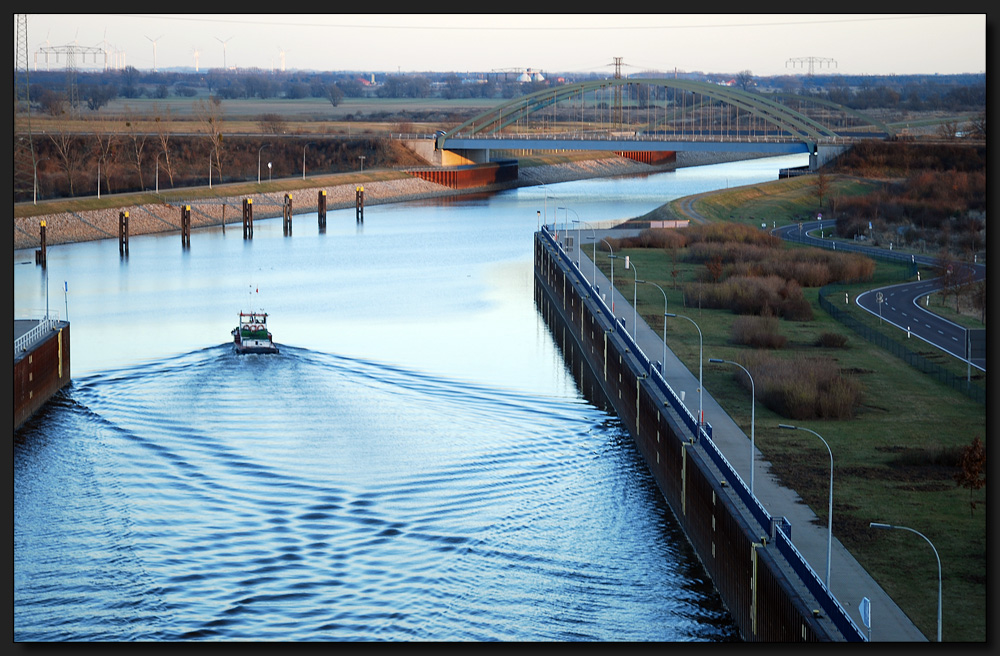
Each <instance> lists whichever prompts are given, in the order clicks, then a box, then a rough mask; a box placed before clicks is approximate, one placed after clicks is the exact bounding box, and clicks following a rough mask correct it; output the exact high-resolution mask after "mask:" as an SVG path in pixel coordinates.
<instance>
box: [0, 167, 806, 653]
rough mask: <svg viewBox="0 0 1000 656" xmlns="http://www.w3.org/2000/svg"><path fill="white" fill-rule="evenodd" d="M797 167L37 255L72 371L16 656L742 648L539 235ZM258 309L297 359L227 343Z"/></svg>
mask: <svg viewBox="0 0 1000 656" xmlns="http://www.w3.org/2000/svg"><path fill="white" fill-rule="evenodd" d="M803 163H804V161H803V157H782V158H770V159H767V160H757V161H753V162H742V163H738V164H736V163H734V164H725V165H716V166H709V167H698V168H692V169H682V170H680V171H678V172H676V173H668V174H657V175H653V176H648V177H642V178H627V179H601V180H587V181H580V182H572V183H562V184H557V185H548V186H546V187H534V188H529V189H519V190H512V191H509V192H504V193H501V194H497V195H493V196H489V197H469V198H462V199H452V200H446V201H435V202H418V203H408V204H397V205H386V206H378V205H369V206H368V207H367V208H366V209H365V222H364V225H363V226H359V225H358V224H357V223H356V221H355V218H354V210H353V208H351V209H349V210H343V211H336V212H329V213H328V215H327V229H326V231H325V232H320V231H319V230H318V228H317V225H316V215H315V214H304V215H298V216H296V217H295V218H294V224H293V234H292V236H291V237H286V236H284V235H283V234H282V229H281V220H280V218H279V219H268V220H263V221H261V220H258V221H256V222H255V230H254V239H253V240H252V241H244V240H243V238H242V230H241V229H240V227H239V225H235V226H233V225H230V226H229V227H227V228H226V229H225V231H223V230H222V229H221V228H211V229H202V230H196V231H194V232H193V233H192V237H191V247H190V248H189V249H186V250H185V249H182V248H181V245H180V237H179V236H178V235H177V234H169V235H160V236H144V237H133V238H132V239H131V240H130V249H129V250H130V256H129V257H128V259H125V260H123V259H122V258H120V257H119V254H118V244H117V241H116V240H105V241H101V242H94V243H87V244H75V245H68V246H56V247H52V248H50V249H49V252H48V260H49V266H48V270H47V274H48V280H47V281H46V275H45V272H43V271H42V270H41V269H40V268H39V267H36V266H35V265H34V257H33V251H16V252H15V253H14V316H15V318H25V317H29V316H36V315H37V314H38V313H39V311H40V312H44V311H45V308H46V307H48V308H49V309H50V311H51V312H53V313H58V314H59V315H60V316H61V317H64V318H68V319H69V320H70V322H71V324H72V359H73V363H72V371H73V382H72V384H71V385H70V386H69V387H68V388H67V389H66V390H64V391H63V393H61V394H60V395H58V396H57V397H56V398H55V399H54V400H53V401H52V402H51V403H50V404H49V405H48V406H47V407H46V409H45V410H43V411H42V412H41V413H39V414H38V415H36V416H35V417H34V418H32V419H31V420H30V421H29V422H28V423H27V424H26V425H25V426H24V427H22V429H20V430H19V431H17V432H16V433H15V436H14V438H15V444H14V640H15V641H19V642H21V641H65V640H110V641H135V640H303V641H304V640H387V641H402V640H414V641H422V640H452V641H454V640H463V641H465V640H527V641H541V640H629V641H651V640H662V641H705V642H715V641H729V640H734V639H738V635H737V632H736V629H735V627H734V625H733V623H732V620H731V618H730V616H729V614H728V613H727V612H726V610H725V608H724V607H723V606H722V605H721V603H720V601H719V599H718V596H717V595H716V594H715V592H714V590H713V588H712V586H711V583H710V581H708V580H706V577H705V574H704V572H703V570H702V568H701V565H700V563H699V562H698V560H697V558H696V557H695V555H694V554H693V552H692V550H691V549H690V546H689V545H688V543H687V541H686V538H685V537H684V535H683V533H682V532H681V531H680V530H679V529H678V528H677V526H676V524H675V522H674V519H673V516H672V515H671V513H670V510H669V508H668V507H667V506H666V504H665V502H664V501H663V499H662V497H661V495H660V493H659V491H658V490H657V488H656V485H655V483H654V482H653V481H652V479H651V477H650V476H649V474H648V472H647V471H646V468H645V465H644V464H643V462H642V461H641V459H640V457H639V456H638V454H637V452H636V450H635V448H634V446H633V445H632V442H631V440H630V438H629V436H628V435H627V433H626V432H625V431H624V430H623V429H622V427H621V425H620V424H619V423H618V421H617V419H616V418H615V417H614V416H613V415H609V414H607V413H606V412H604V411H602V410H599V409H597V408H596V407H594V406H593V405H592V404H590V403H588V402H587V401H586V400H585V399H584V398H583V397H582V395H581V394H580V393H579V391H578V390H577V388H576V386H575V383H574V382H573V379H572V377H571V375H570V374H569V373H568V372H567V371H566V369H565V367H564V365H563V363H562V359H561V357H560V355H559V352H558V350H557V349H556V348H555V346H554V343H553V342H552V340H551V338H550V336H549V333H548V330H547V328H546V327H545V325H544V323H543V322H542V321H541V319H540V317H539V316H538V314H537V312H536V311H535V308H534V302H533V294H532V275H533V274H532V268H531V254H532V234H533V232H534V231H535V229H536V227H537V220H538V219H537V214H536V212H537V211H538V210H543V211H544V213H545V214H546V216H548V217H550V221H551V217H552V216H553V215H554V213H555V209H554V208H555V207H557V206H558V207H569V208H571V209H572V210H573V211H574V212H575V213H576V214H575V215H573V214H572V213H571V219H572V218H579V219H580V220H582V221H598V220H606V219H609V218H629V217H631V216H637V215H639V214H643V213H645V212H647V211H649V210H651V209H653V208H654V207H656V206H658V205H661V204H662V203H664V202H666V201H668V200H670V199H672V198H677V197H680V196H684V195H688V194H691V193H696V192H699V191H706V190H709V189H713V188H719V187H725V186H727V185H730V186H736V185H739V184H747V183H751V182H758V181H763V180H773V179H775V178H776V177H777V171H778V169H779V168H783V167H788V166H798V165H801V164H803ZM559 218H560V220H562V219H563V217H562V216H561V212H560V216H559ZM251 307H252V308H253V309H260V308H263V309H265V310H266V311H267V312H269V313H270V324H271V330H272V331H273V333H274V335H275V341H276V342H277V343H278V345H279V347H280V349H281V353H280V354H279V355H276V356H256V355H250V356H236V355H235V354H234V353H233V351H232V345H231V336H230V335H229V331H230V330H231V329H232V327H233V326H235V325H236V320H237V314H238V312H239V311H240V310H241V309H242V310H245V309H249V308H251Z"/></svg>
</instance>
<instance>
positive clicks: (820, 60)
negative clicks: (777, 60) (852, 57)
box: [785, 57, 837, 75]
mask: <svg viewBox="0 0 1000 656" xmlns="http://www.w3.org/2000/svg"><path fill="white" fill-rule="evenodd" d="M789 64H792V66H793V67H794V66H795V64H801V65H804V64H808V65H809V75H812V74H813V66H814V65H816V64H819V67H820V68H822V67H823V65H824V64H826V65H827V66H829V65H830V64H833V65H834V67H836V66H837V62H835V61H834V60H832V59H830V58H829V57H793V58H792V59H789V60H788V61H787V62H785V67H786V68H787V67H788V65H789Z"/></svg>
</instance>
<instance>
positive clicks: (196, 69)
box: [194, 48, 201, 73]
mask: <svg viewBox="0 0 1000 656" xmlns="http://www.w3.org/2000/svg"><path fill="white" fill-rule="evenodd" d="M200 54H201V53H200V52H198V49H197V48H195V49H194V72H195V73H197V72H198V56H199V55H200Z"/></svg>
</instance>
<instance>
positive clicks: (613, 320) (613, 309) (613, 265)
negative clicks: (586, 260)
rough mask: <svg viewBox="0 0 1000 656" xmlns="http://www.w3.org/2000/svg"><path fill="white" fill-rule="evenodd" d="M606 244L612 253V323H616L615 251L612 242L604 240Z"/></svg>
mask: <svg viewBox="0 0 1000 656" xmlns="http://www.w3.org/2000/svg"><path fill="white" fill-rule="evenodd" d="M601 241H603V242H604V243H605V244H607V245H608V250H609V251H611V255H608V259H609V260H611V322H612V323H614V322H615V257H616V256H615V249H613V248H611V242H609V241H608V240H607V239H602V240H601Z"/></svg>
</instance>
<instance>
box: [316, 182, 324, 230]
mask: <svg viewBox="0 0 1000 656" xmlns="http://www.w3.org/2000/svg"><path fill="white" fill-rule="evenodd" d="M316 217H317V220H318V221H319V229H320V230H324V229H325V228H326V190H325V189H320V190H319V195H318V198H317V199H316Z"/></svg>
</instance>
